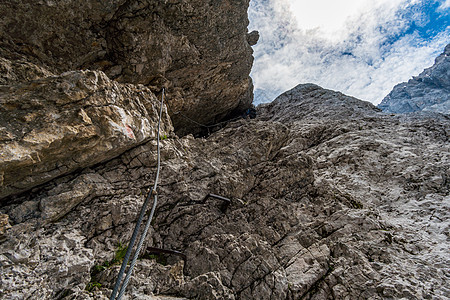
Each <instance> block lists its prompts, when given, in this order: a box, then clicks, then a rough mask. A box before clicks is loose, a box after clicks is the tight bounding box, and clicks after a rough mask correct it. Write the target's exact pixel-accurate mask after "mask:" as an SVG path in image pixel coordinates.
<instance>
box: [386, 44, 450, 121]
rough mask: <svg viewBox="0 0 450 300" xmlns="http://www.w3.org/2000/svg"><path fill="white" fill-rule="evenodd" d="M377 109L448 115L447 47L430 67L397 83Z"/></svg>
mask: <svg viewBox="0 0 450 300" xmlns="http://www.w3.org/2000/svg"><path fill="white" fill-rule="evenodd" d="M378 107H379V108H381V109H382V110H383V111H385V112H390V113H411V112H416V111H434V112H439V113H443V114H450V44H448V45H447V46H446V47H445V49H444V52H443V53H442V54H441V55H439V56H438V57H437V58H436V60H435V62H434V65H433V66H431V67H430V68H427V69H425V70H424V71H423V72H422V73H420V74H419V75H418V76H414V77H413V78H412V79H410V80H409V81H408V82H403V83H400V84H397V85H396V86H395V87H394V89H393V90H392V91H391V92H390V93H389V94H388V95H387V96H386V97H385V98H384V99H383V101H382V102H381V103H380V104H379V105H378Z"/></svg>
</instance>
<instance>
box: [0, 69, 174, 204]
mask: <svg viewBox="0 0 450 300" xmlns="http://www.w3.org/2000/svg"><path fill="white" fill-rule="evenodd" d="M24 73H25V72H21V73H20V74H24ZM159 103H160V101H159V100H158V99H157V98H156V97H155V95H154V94H153V93H152V92H151V91H150V90H149V89H148V88H146V87H144V86H142V85H131V84H120V83H117V82H115V81H112V80H110V79H109V78H108V77H107V76H106V75H105V74H104V73H103V72H101V71H69V72H65V73H62V74H61V75H58V76H54V75H53V76H47V77H45V78H42V79H36V80H33V81H28V82H24V83H17V82H14V81H12V82H11V81H10V84H8V85H2V86H0V157H1V160H0V199H1V198H3V197H5V196H8V195H10V194H17V193H19V192H22V191H25V190H28V189H30V188H33V187H35V186H37V185H39V184H42V183H44V182H47V181H49V180H51V179H53V178H55V177H58V176H61V175H64V174H67V173H70V172H73V171H74V170H77V169H80V168H84V167H87V166H91V165H95V164H97V163H99V162H103V161H106V160H110V159H112V158H114V157H116V156H118V155H120V154H121V153H123V152H124V151H126V150H128V149H131V148H133V147H135V146H136V145H139V144H142V143H145V142H146V141H148V140H149V139H150V138H155V136H156V128H157V116H158V113H159V107H160V105H159ZM172 130H173V128H172V125H171V122H170V119H169V117H168V115H167V113H166V114H165V115H164V120H163V122H162V132H161V134H162V135H168V134H169V133H170V132H171V131H172ZM82 190H83V189H82V188H80V189H78V191H79V193H80V195H79V196H80V197H81V198H80V197H78V198H79V199H80V200H81V199H82V198H83V197H82V195H81V194H82V193H83V192H82ZM73 196H74V195H70V196H68V199H67V201H74V198H73ZM75 198H76V197H75ZM49 201H50V200H49ZM57 202H58V203H59V204H57V205H62V206H65V205H66V204H67V203H66V201H62V199H58V201H57ZM63 202H64V203H65V204H62V203H63ZM68 209H69V210H70V207H69V206H68Z"/></svg>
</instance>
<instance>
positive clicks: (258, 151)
mask: <svg viewBox="0 0 450 300" xmlns="http://www.w3.org/2000/svg"><path fill="white" fill-rule="evenodd" d="M258 112H259V116H258V117H257V118H256V119H255V120H240V121H237V122H234V123H231V124H229V125H228V126H227V127H226V128H224V129H222V130H220V131H218V132H216V133H214V134H212V135H211V136H209V137H208V138H206V139H194V138H192V137H190V136H187V137H184V138H182V139H178V138H169V139H165V140H164V141H162V170H161V182H160V188H159V200H160V203H159V204H158V208H157V211H156V215H155V219H154V222H153V225H152V228H151V230H150V234H149V238H148V240H147V242H146V244H147V245H150V246H156V247H163V248H166V249H172V250H178V251H182V252H184V253H185V254H186V256H187V259H186V261H183V260H181V259H180V258H177V257H170V256H169V257H163V256H162V255H156V256H155V255H153V256H152V255H150V254H147V255H145V256H144V257H143V258H142V259H141V260H139V261H138V263H137V267H136V271H135V273H134V276H133V279H132V280H131V282H130V286H129V289H128V291H127V297H128V299H157V298H156V297H155V298H153V297H154V295H159V296H161V295H166V296H174V297H181V298H188V299H302V298H303V299H400V298H405V299H445V298H447V297H448V295H449V293H450V290H449V288H448V282H449V278H448V276H449V275H448V266H449V263H450V261H449V254H448V249H449V243H448V234H449V233H448V229H449V225H450V222H449V220H450V218H449V211H450V210H449V205H450V203H449V201H450V198H449V188H450V186H449V180H448V178H449V176H450V174H449V163H450V154H449V153H450V151H449V150H450V149H449V141H448V136H449V130H450V119H449V118H447V117H445V116H442V115H437V116H434V117H433V118H430V117H427V116H422V115H415V114H412V115H410V116H394V117H392V116H389V115H385V114H382V113H380V112H379V109H377V108H375V107H374V106H372V105H371V104H369V103H366V102H362V101H359V100H357V99H355V98H352V97H348V96H345V95H343V94H340V93H337V92H332V91H328V90H324V89H321V88H320V87H318V86H315V85H301V86H298V87H296V88H294V89H293V90H291V91H289V92H287V93H285V94H284V95H282V96H280V97H279V98H278V99H277V100H276V101H275V102H273V103H272V104H270V105H266V106H263V107H260V108H259V109H258ZM155 145H156V142H155V141H154V140H152V141H150V142H148V143H146V144H144V145H141V146H139V147H136V148H134V149H132V150H130V151H127V152H126V153H124V154H123V155H121V156H120V157H118V158H115V159H113V160H111V161H109V162H108V163H106V164H102V165H98V166H96V167H92V168H86V169H83V170H81V171H80V172H78V173H73V174H70V175H67V176H64V177H60V178H58V179H55V180H53V181H51V182H49V183H47V184H45V185H43V186H41V187H40V188H38V189H35V190H34V191H33V192H32V193H28V194H26V195H22V196H15V197H9V198H8V203H7V204H6V205H3V207H2V208H1V211H0V212H1V213H2V214H3V215H8V218H9V221H7V223H8V224H10V225H11V226H12V227H11V228H10V229H5V231H6V233H5V237H4V238H3V241H2V242H0V262H1V263H0V268H1V270H0V274H1V275H0V295H1V296H2V298H5V299H23V298H27V297H31V298H36V299H55V298H60V299H61V298H62V299H106V298H107V297H109V295H110V293H111V288H112V286H113V284H114V279H115V276H116V275H117V272H118V269H119V265H118V264H117V263H116V260H114V257H115V255H116V256H117V253H119V252H120V251H117V250H120V248H122V246H118V243H122V244H124V243H126V242H127V241H128V239H129V238H130V235H131V231H132V228H133V222H134V220H135V216H136V214H137V212H138V210H139V207H140V205H141V203H142V202H143V198H144V196H145V194H146V191H147V188H148V187H149V186H151V185H152V184H153V182H152V180H153V178H154V175H155V171H156V168H155V167H156V156H155V153H156V146H155ZM209 193H214V194H219V195H222V196H225V197H229V198H231V200H232V202H231V204H230V205H229V206H228V207H227V208H226V209H225V207H223V203H222V202H220V201H218V200H215V199H212V198H210V199H208V200H206V201H203V199H204V197H205V196H206V195H207V194H209ZM62 203H64V205H62ZM3 218H4V217H2V219H3ZM49 221H51V222H49ZM115 253H116V254H115ZM86 287H87V289H88V290H86Z"/></svg>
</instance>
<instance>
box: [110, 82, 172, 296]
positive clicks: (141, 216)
mask: <svg viewBox="0 0 450 300" xmlns="http://www.w3.org/2000/svg"><path fill="white" fill-rule="evenodd" d="M163 103H164V88H163V90H162V94H161V107H160V110H159V118H158V133H157V170H156V176H155V183H154V185H153V187H152V188H151V190H150V192H149V193H148V195H147V198H146V199H145V201H144V204H143V205H142V208H141V211H140V214H139V218H138V221H137V222H136V226H135V227H134V231H133V235H132V236H131V239H130V242H129V244H128V249H127V252H126V254H125V257H124V259H123V262H122V266H121V267H120V271H119V274H118V275H117V280H116V284H115V285H114V289H113V292H112V293H111V297H110V298H109V299H110V300H115V299H116V294H117V291H118V290H119V287H120V283H121V281H122V277H123V274H124V273H125V269H126V267H127V264H128V261H129V260H130V256H131V252H132V249H133V246H134V243H135V242H136V238H137V234H138V232H139V229H140V227H141V223H142V220H143V219H144V215H145V212H146V210H147V205H148V202H149V200H150V197H151V196H152V195H153V196H154V197H153V205H152V210H151V212H150V215H149V217H148V219H147V223H146V224H145V228H144V232H143V233H142V235H141V238H140V239H139V243H138V247H137V249H136V252H135V253H134V256H133V259H132V261H131V264H130V267H129V268H128V272H127V275H126V277H125V280H124V282H123V284H122V288H121V289H120V292H119V295H118V296H117V300H120V299H121V298H122V296H123V294H124V293H125V290H126V288H127V285H128V282H129V280H130V278H131V274H132V272H133V268H134V265H135V264H136V261H137V258H138V257H139V253H140V251H141V249H142V245H143V243H144V240H145V237H146V235H147V232H148V229H149V227H150V224H151V221H152V218H153V214H154V212H155V209H156V204H157V202H158V196H157V192H156V189H157V187H158V180H159V171H160V167H161V153H160V145H159V140H160V136H159V135H160V130H161V118H162V110H163Z"/></svg>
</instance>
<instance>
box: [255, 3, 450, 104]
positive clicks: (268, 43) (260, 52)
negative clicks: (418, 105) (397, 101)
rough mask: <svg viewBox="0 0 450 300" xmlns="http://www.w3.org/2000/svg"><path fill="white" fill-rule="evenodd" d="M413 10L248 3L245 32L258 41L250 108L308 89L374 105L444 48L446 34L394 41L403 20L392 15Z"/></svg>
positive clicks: (397, 5)
mask: <svg viewBox="0 0 450 300" xmlns="http://www.w3.org/2000/svg"><path fill="white" fill-rule="evenodd" d="M449 1H450V0H448V1H447V2H449ZM418 2H419V0H377V1H374V0H341V1H336V0H316V1H306V0H252V1H251V2H250V6H251V8H250V19H251V27H252V28H251V29H256V30H259V31H260V35H261V38H260V41H259V42H258V44H257V45H256V46H255V48H254V49H255V63H254V67H253V71H252V74H251V76H252V77H253V79H254V83H255V88H256V89H257V91H256V93H255V98H256V101H257V102H266V101H270V100H272V99H273V98H274V97H276V96H277V95H278V94H280V93H281V92H284V91H286V90H288V89H290V88H292V87H294V86H295V85H297V84H299V83H306V82H313V83H316V84H319V85H321V86H323V87H325V88H329V89H334V90H339V91H342V92H344V93H346V94H349V95H352V96H355V97H358V98H360V99H363V100H368V101H371V102H373V103H375V104H378V103H379V102H380V101H381V100H382V98H383V97H384V96H385V95H386V94H387V93H388V92H389V91H390V90H391V89H392V87H393V86H394V85H395V84H397V83H399V82H402V81H406V80H407V79H409V78H410V77H411V76H412V75H417V74H418V73H420V72H421V71H422V70H423V69H424V68H425V67H428V66H431V65H432V63H433V60H434V57H435V56H436V55H437V54H439V53H440V52H441V51H442V50H443V48H444V46H445V45H446V44H447V43H448V42H450V41H449V38H448V37H449V35H450V28H447V30H446V31H445V32H442V33H441V34H440V35H438V36H436V37H434V38H433V39H431V40H428V41H423V43H420V42H418V41H420V38H419V37H418V36H417V35H416V34H414V33H410V34H407V35H405V34H403V35H402V33H403V32H404V30H405V28H406V27H407V25H408V22H409V20H408V19H404V18H402V17H399V15H398V11H399V9H405V8H407V7H408V6H410V5H413V4H415V3H418ZM338 4H339V5H338ZM416 17H417V19H418V17H420V16H416ZM258 98H259V99H258Z"/></svg>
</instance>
